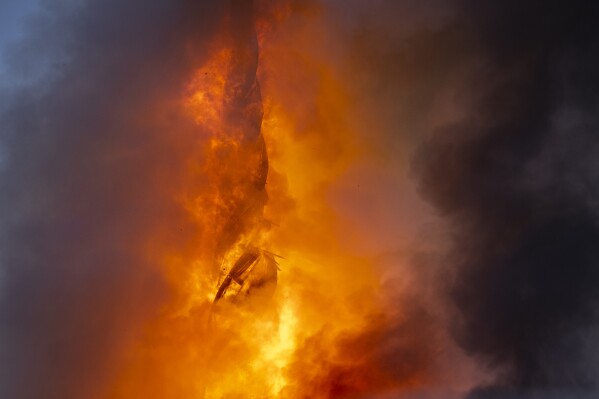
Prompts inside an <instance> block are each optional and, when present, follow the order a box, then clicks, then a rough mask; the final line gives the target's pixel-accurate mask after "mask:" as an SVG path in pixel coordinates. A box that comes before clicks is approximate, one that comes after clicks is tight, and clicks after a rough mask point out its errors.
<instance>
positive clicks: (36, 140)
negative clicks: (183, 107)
mask: <svg viewBox="0 0 599 399" xmlns="http://www.w3.org/2000/svg"><path fill="white" fill-rule="evenodd" d="M50 3H51V4H50ZM41 7H43V8H42V9H40V10H39V11H38V12H37V14H36V15H34V16H30V19H29V20H28V25H27V26H26V27H25V30H26V32H27V33H26V36H25V37H24V38H23V39H22V40H21V41H20V42H19V43H18V44H17V45H16V46H14V48H13V49H12V50H10V52H8V53H6V57H7V60H8V62H9V65H8V69H9V70H10V73H11V76H20V77H21V81H19V82H16V83H18V84H17V85H12V86H11V87H10V88H9V89H7V90H6V91H5V92H3V93H2V97H1V99H0V103H1V104H2V107H3V108H2V114H1V115H0V126H1V127H0V130H1V136H0V146H1V147H2V150H3V151H2V154H3V159H2V167H1V169H0V212H1V213H0V283H1V288H0V397H2V398H13V399H33V398H48V399H59V398H60V399H68V398H73V399H79V398H94V397H103V396H102V392H101V390H102V389H101V387H102V386H103V383H104V382H105V381H107V380H108V379H110V378H111V377H112V375H111V374H110V373H111V372H113V371H115V370H116V368H115V367H114V365H115V364H118V362H119V359H118V354H119V353H120V352H119V349H120V348H122V347H123V345H126V343H127V340H128V339H129V338H131V337H132V336H133V335H134V334H135V333H136V331H137V328H138V327H139V326H140V323H141V322H142V321H143V320H145V319H147V318H148V317H151V316H152V315H153V314H155V312H156V311H157V306H158V304H160V303H161V302H162V301H163V300H164V298H165V297H166V296H167V295H168V291H167V290H166V286H165V284H164V283H163V282H162V281H161V278H160V277H159V276H160V275H159V273H158V271H157V269H156V264H157V262H158V260H156V259H152V258H151V256H147V255H148V253H151V248H149V249H148V251H146V250H145V247H146V246H148V245H150V244H149V242H148V241H147V239H148V237H151V236H152V234H153V232H154V231H156V229H157V226H159V225H162V226H163V227H162V229H163V230H166V231H169V232H170V235H168V236H166V237H163V238H164V239H165V240H172V243H173V245H174V247H178V248H181V249H183V247H185V246H186V245H187V244H189V243H186V242H185V239H184V237H183V236H179V232H180V231H183V230H185V228H186V227H187V225H186V216H185V215H183V214H182V213H181V211H180V210H178V209H176V208H175V207H174V205H173V204H174V202H173V199H172V196H173V195H174V193H175V192H177V190H179V189H180V188H181V187H183V185H182V182H181V181H178V180H177V177H178V176H182V175H184V173H182V171H183V170H184V167H185V165H184V163H185V162H186V157H185V155H186V152H185V151H186V150H185V148H186V147H189V144H190V143H193V141H194V140H197V138H195V139H194V137H197V135H198V132H197V131H193V129H192V127H191V124H190V123H189V122H188V121H186V120H185V119H184V118H182V117H181V115H179V114H177V109H176V108H172V107H171V108H169V104H171V103H170V102H169V101H170V100H173V99H178V98H180V96H181V92H182V90H183V84H184V83H185V82H187V81H188V75H189V73H190V72H191V70H192V68H197V66H198V65H201V63H202V58H201V57H202V56H204V55H205V54H206V44H207V43H208V41H209V40H210V37H211V35H212V32H213V31H214V29H215V26H216V24H217V21H218V20H219V18H220V14H221V13H222V5H221V4H220V2H218V1H162V0H157V1H154V0H150V1H147V0H143V1H135V0H134V1H120V0H108V1H106V0H101V1H87V2H85V3H78V2H69V1H61V2H49V3H48V4H46V2H43V4H42V5H41ZM94 395H97V396H94Z"/></svg>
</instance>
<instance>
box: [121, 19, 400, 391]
mask: <svg viewBox="0 0 599 399" xmlns="http://www.w3.org/2000/svg"><path fill="white" fill-rule="evenodd" d="M288 11H289V9H288V7H282V8H281V9H277V11H276V12H275V13H274V16H275V17H274V21H275V22H273V21H272V20H270V21H268V20H266V21H265V20H260V21H259V22H258V23H257V24H256V25H257V26H258V31H257V33H256V37H258V38H259V40H258V43H257V46H258V47H257V48H259V49H260V57H259V67H258V70H257V71H253V77H252V76H250V77H249V78H248V77H247V76H245V75H243V73H244V68H246V69H248V70H250V75H251V74H252V68H254V66H252V63H253V62H254V61H253V60H252V55H251V54H248V53H246V52H245V51H246V48H245V47H244V48H242V49H241V50H240V49H239V47H237V48H236V47H235V46H236V45H238V44H239V43H237V44H235V40H233V41H232V40H231V39H230V38H229V39H228V38H227V37H226V35H224V36H223V38H220V39H219V40H218V43H215V46H214V50H213V54H212V56H211V57H209V59H208V60H207V61H206V62H205V63H204V65H201V66H199V68H198V69H197V70H196V71H195V73H194V75H193V76H191V77H190V79H189V81H188V82H187V83H186V87H185V90H184V94H183V95H182V98H181V101H180V103H181V109H182V110H184V112H185V113H186V114H187V115H188V116H189V119H190V120H192V121H193V123H195V124H196V125H197V127H198V132H199V133H198V139H197V142H196V143H195V144H193V145H195V146H196V147H197V148H196V150H194V151H190V153H192V154H194V155H196V156H197V159H195V160H193V159H190V161H189V174H190V176H193V178H190V179H189V181H192V182H196V183H197V184H196V185H195V186H192V187H188V188H187V189H186V191H185V192H182V193H180V195H179V196H178V198H177V201H179V202H180V204H181V207H183V208H184V209H185V210H186V212H187V214H188V215H189V219H190V223H191V224H192V225H194V226H195V227H196V230H195V233H194V238H193V242H194V249H192V250H189V251H187V252H186V253H176V252H174V251H172V250H170V249H168V248H162V249H160V250H156V249H155V250H154V251H153V252H154V253H156V252H161V251H162V255H161V256H162V259H163V264H164V265H165V266H164V270H165V274H166V276H167V278H168V280H169V282H170V284H171V286H172V287H173V288H172V290H173V295H172V298H170V301H169V302H168V303H167V304H166V305H165V306H164V308H163V309H162V312H161V314H160V315H158V316H157V317H156V320H154V321H153V322H152V323H150V324H149V325H148V326H147V329H146V336H145V337H144V339H143V340H141V341H139V342H138V344H137V345H136V346H135V347H134V348H131V350H130V355H129V358H128V361H127V362H126V366H125V368H124V370H121V372H120V374H119V376H118V378H117V382H116V384H115V385H114V387H113V388H112V389H111V391H110V395H109V397H111V398H114V399H120V398H123V399H124V398H128V399H131V398H138V397H139V398H169V397H173V398H174V397H177V398H206V399H220V398H289V399H292V398H304V397H312V398H328V397H342V396H343V395H344V394H352V393H360V392H362V391H365V390H366V387H367V386H368V382H367V381H364V380H363V379H364V377H363V376H362V377H360V373H361V371H360V370H361V367H363V364H362V359H361V358H360V354H355V353H354V354H352V353H345V352H343V351H342V350H341V349H340V348H342V347H343V345H342V344H343V343H344V342H345V343H347V342H348V341H351V340H352V339H353V338H352V337H354V336H359V335H360V333H361V331H363V330H364V329H365V328H366V325H367V324H368V320H370V319H369V318H371V317H372V315H377V314H380V313H381V312H382V311H383V310H382V306H383V305H382V304H381V302H380V298H379V297H378V295H377V293H378V292H379V287H378V284H379V282H378V279H377V276H376V275H375V273H374V272H373V269H372V267H371V266H372V260H370V259H367V258H364V257H360V256H357V255H354V254H353V253H352V251H351V248H348V247H347V246H346V245H345V244H343V243H342V242H341V241H340V240H339V236H340V234H342V231H341V229H342V225H341V224H340V223H339V220H338V216H337V215H336V213H335V211H334V210H333V209H332V207H331V205H330V203H329V200H328V198H327V190H328V188H329V187H330V186H331V184H333V182H334V181H335V180H336V179H338V178H339V176H341V175H342V174H343V173H344V171H345V170H346V169H347V168H348V167H349V166H350V165H351V164H352V163H353V162H356V159H358V158H359V157H360V156H362V154H361V151H362V150H361V149H360V148H359V146H358V145H357V144H356V142H355V132H353V131H352V128H351V127H350V123H348V120H347V118H346V115H348V114H349V113H350V112H351V110H350V106H349V101H348V98H347V94H346V93H345V92H344V90H343V85H342V84H341V83H340V82H339V81H338V80H337V79H336V78H335V73H334V71H333V70H332V69H331V67H330V66H329V65H327V64H326V63H324V62H322V60H319V59H318V58H314V59H308V58H305V55H304V56H303V57H298V56H297V54H293V50H290V49H291V48H293V47H294V45H295V44H296V43H297V42H299V45H300V47H301V45H303V44H302V42H303V41H306V40H307V39H308V38H306V37H303V36H302V34H304V32H301V31H300V32H296V33H291V32H289V31H279V32H278V35H274V34H273V32H274V31H275V30H276V24H277V23H279V24H280V23H281V21H284V19H285V18H286V17H287V16H288ZM244 43H245V44H244V45H247V46H249V47H250V50H248V51H250V53H251V46H252V40H251V39H250V40H249V41H248V42H247V43H246V42H244ZM290 55H291V57H290ZM300 59H301V60H302V61H303V64H300V65H297V64H295V65H294V64H293V62H295V61H298V60H300ZM257 61H258V60H256V62H257ZM256 67H257V66H256ZM240 70H241V75H239V73H240V72H239V71H240ZM234 76H241V77H240V78H239V79H240V81H239V82H236V81H233V82H232V81H231V79H232V77H234ZM244 79H250V81H249V83H248V81H245V80H244ZM252 79H254V80H255V82H254V81H251V80H252ZM244 85H245V86H244ZM302 85H305V87H302ZM295 89H297V90H295ZM240 90H241V91H243V90H247V92H246V93H245V94H244V96H242V98H241V99H240V97H239V93H240ZM248 96H253V97H251V98H250V99H249V100H248V98H249V97H248ZM262 112H263V114H262ZM256 120H259V122H260V123H259V124H258V126H255V124H254V121H256ZM248 129H249V130H250V131H252V129H254V130H253V131H254V133H253V134H254V136H252V137H251V139H248ZM255 129H258V130H255ZM262 136H263V139H262ZM264 154H267V158H268V177H267V180H266V186H265V192H264V193H263V192H262V191H263V188H262V187H261V186H260V180H261V179H263V178H264V177H265V176H263V174H264V170H263V168H264V162H265V159H264V157H265V155H264ZM261 168H262V169H261ZM239 204H243V206H240V205H239ZM252 251H253V252H252ZM248 253H255V254H256V255H255V256H256V258H257V259H258V260H254V261H252V262H253V263H251V264H250V265H249V266H247V265H246V266H247V267H248V268H247V269H246V270H245V271H243V273H245V274H243V273H241V274H240V275H239V276H240V278H239V279H237V278H236V276H232V277H231V273H232V270H233V268H234V267H235V264H236V262H238V260H239V259H241V258H242V257H243V256H244V255H245V254H248ZM260 262H262V263H260ZM258 267H270V268H271V269H272V267H276V268H277V269H278V271H277V280H278V281H277V287H276V291H274V290H272V289H268V290H260V289H258V288H263V287H262V285H256V287H250V288H248V286H247V284H246V281H249V280H250V278H249V277H247V274H251V273H253V270H254V269H252V268H258ZM241 276H243V277H241ZM227 279H229V280H228V282H226V283H225V281H226V280H227ZM268 283H270V281H269V282H268ZM267 285H268V284H267ZM248 289H250V290H251V291H252V294H251V295H247V294H248V293H247V292H244V290H248ZM219 292H222V299H220V297H219ZM256 292H257V294H256ZM372 367H376V366H374V365H373V366H372ZM339 370H343V372H342V374H339V373H340V371H339ZM371 373H374V371H372V370H371ZM381 378H382V379H379V380H377V379H376V378H373V380H374V381H375V383H377V384H378V383H380V381H385V382H384V383H381V387H388V386H389V384H390V383H389V382H388V381H386V380H385V379H384V378H383V377H381ZM407 384H408V385H409V384H412V382H409V383H407Z"/></svg>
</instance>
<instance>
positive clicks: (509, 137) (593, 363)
mask: <svg viewBox="0 0 599 399" xmlns="http://www.w3.org/2000/svg"><path fill="white" fill-rule="evenodd" d="M459 10H460V13H461V14H460V15H459V17H458V21H459V23H460V24H461V29H465V31H466V32H467V33H468V34H469V35H470V36H472V37H474V38H475V39H474V44H473V46H471V48H470V49H469V52H468V54H467V55H468V57H476V58H477V62H476V64H474V65H473V66H472V67H471V68H470V69H469V70H470V76H469V78H468V80H467V81H466V83H467V84H465V85H464V86H463V87H462V88H461V93H460V94H461V95H463V96H466V97H469V100H468V101H469V109H468V112H467V113H466V114H465V115H463V116H462V117H461V118H460V119H459V120H456V121H455V122H453V123H449V124H445V125H442V126H439V127H438V128H437V129H435V131H434V132H432V133H431V135H430V137H428V138H427V139H426V140H425V141H424V142H423V143H422V144H421V145H420V146H419V148H418V151H417V153H416V155H415V161H414V171H415V174H416V176H417V178H418V180H419V184H420V190H421V192H422V194H423V195H424V197H425V198H427V199H428V200H429V201H431V203H433V204H434V205H435V206H436V208H437V209H438V210H439V212H440V213H441V214H442V215H443V217H444V218H446V219H447V220H448V221H449V223H450V225H451V243H452V244H451V250H450V251H449V253H448V255H447V258H446V259H445V261H444V262H445V265H446V267H447V268H448V269H450V270H448V275H450V276H451V284H450V287H449V297H450V299H451V300H452V301H453V303H454V305H455V308H456V311H457V315H456V318H455V320H454V322H453V332H454V335H455V337H456V339H457V341H458V342H459V344H460V345H461V346H462V347H463V348H464V349H465V350H466V351H467V352H468V353H470V354H472V355H474V356H476V358H477V359H479V361H480V362H481V363H482V364H484V365H486V366H488V367H490V368H492V369H495V371H496V372H497V373H498V377H497V380H496V382H495V383H493V384H492V386H490V387H487V388H481V389H478V390H476V391H475V392H473V393H472V394H471V395H470V396H469V397H471V398H508V397H514V398H524V397H560V398H561V397H564V398H571V397H586V396H585V395H590V394H591V392H594V391H595V389H596V388H597V387H596V381H597V376H598V374H597V373H598V371H599V368H598V366H599V363H598V360H599V359H598V357H597V348H596V345H595V344H594V342H595V341H596V327H597V321H598V319H597V299H598V296H597V289H596V287H597V284H598V283H599V269H598V262H599V252H598V250H597V244H596V243H597V239H599V224H598V220H597V190H596V185H595V184H594V181H596V178H597V173H598V171H599V170H598V169H597V162H596V159H597V151H598V149H599V148H598V147H597V141H596V140H595V138H594V136H595V135H596V130H597V118H596V112H597V105H598V103H597V97H596V94H594V93H595V92H596V90H597V84H598V83H599V81H598V79H597V73H596V71H597V63H598V62H599V58H597V56H596V54H597V50H598V45H599V41H598V39H597V38H598V33H599V32H598V31H597V29H596V24H595V22H594V21H595V19H596V17H597V11H598V10H597V7H596V6H594V5H592V4H591V3H590V2H584V1H579V2H573V3H572V2H571V3H568V4H566V3H564V2H544V3H542V4H541V3H536V2H524V3H523V2H501V3H497V4H493V5H491V4H488V3H480V2H463V3H460V8H459ZM457 101H461V100H460V99H458V100H457Z"/></svg>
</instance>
